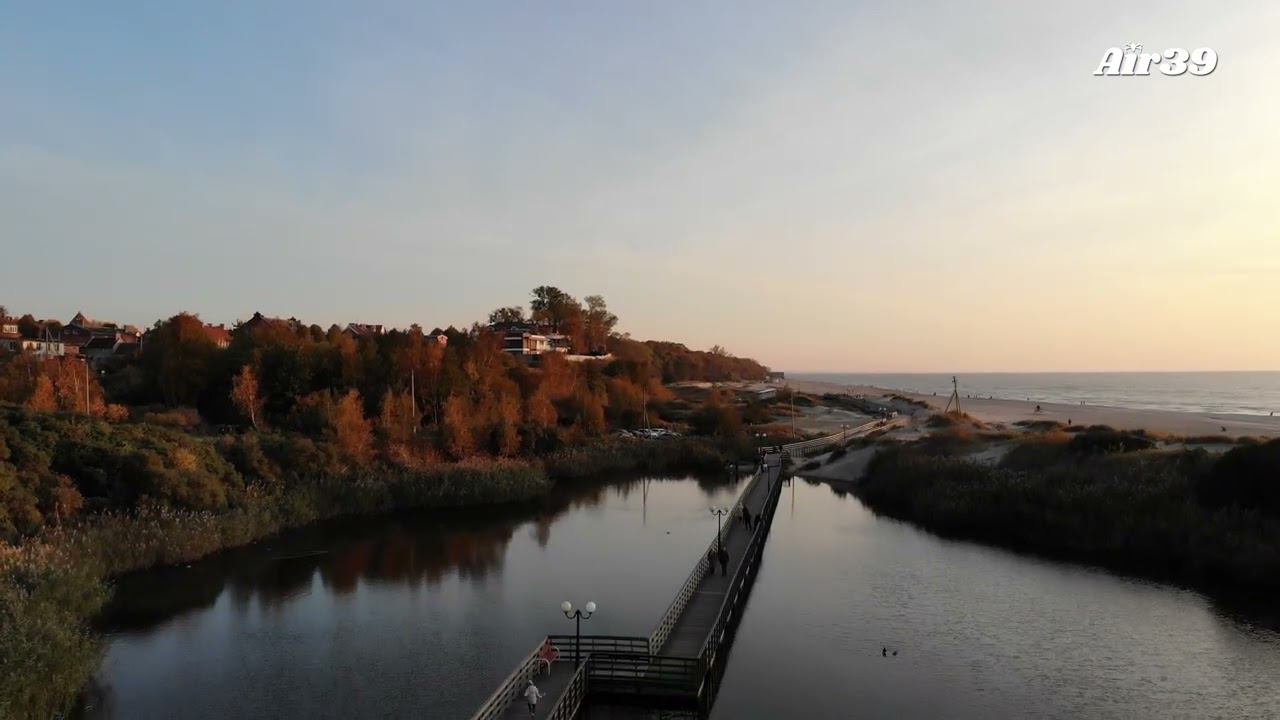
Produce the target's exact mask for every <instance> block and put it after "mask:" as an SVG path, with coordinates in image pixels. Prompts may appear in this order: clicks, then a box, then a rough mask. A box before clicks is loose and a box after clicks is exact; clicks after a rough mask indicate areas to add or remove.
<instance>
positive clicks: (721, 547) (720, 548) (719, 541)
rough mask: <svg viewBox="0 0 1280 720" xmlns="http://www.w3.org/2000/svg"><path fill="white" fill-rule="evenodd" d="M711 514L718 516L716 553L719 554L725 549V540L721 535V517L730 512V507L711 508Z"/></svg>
mask: <svg viewBox="0 0 1280 720" xmlns="http://www.w3.org/2000/svg"><path fill="white" fill-rule="evenodd" d="M711 514H712V515H715V516H716V554H719V553H720V552H722V551H723V550H724V540H722V539H721V535H720V518H722V517H724V516H725V515H728V514H729V508H726V507H713V508H711Z"/></svg>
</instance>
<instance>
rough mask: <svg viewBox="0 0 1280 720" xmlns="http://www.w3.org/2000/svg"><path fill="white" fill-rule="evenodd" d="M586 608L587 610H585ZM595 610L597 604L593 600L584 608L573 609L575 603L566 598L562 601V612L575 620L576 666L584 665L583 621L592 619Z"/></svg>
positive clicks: (574, 647) (574, 653)
mask: <svg viewBox="0 0 1280 720" xmlns="http://www.w3.org/2000/svg"><path fill="white" fill-rule="evenodd" d="M584 610H585V611H586V612H583V611H584ZM595 611H596V604H595V603H593V602H591V601H587V604H586V605H585V606H583V608H582V610H575V609H573V603H571V602H569V601H568V600H565V601H564V602H562V603H560V612H562V613H564V616H565V617H567V618H569V619H570V620H572V621H574V622H573V657H574V660H576V661H577V662H576V663H575V665H574V667H575V668H580V667H582V621H583V620H590V619H591V615H592V613H594V612H595Z"/></svg>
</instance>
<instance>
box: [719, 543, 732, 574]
mask: <svg viewBox="0 0 1280 720" xmlns="http://www.w3.org/2000/svg"><path fill="white" fill-rule="evenodd" d="M716 559H717V560H719V561H720V574H721V575H728V574H729V551H728V550H725V549H724V548H723V547H722V548H720V552H718V553H716Z"/></svg>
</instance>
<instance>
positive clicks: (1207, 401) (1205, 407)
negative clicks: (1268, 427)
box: [787, 371, 1280, 415]
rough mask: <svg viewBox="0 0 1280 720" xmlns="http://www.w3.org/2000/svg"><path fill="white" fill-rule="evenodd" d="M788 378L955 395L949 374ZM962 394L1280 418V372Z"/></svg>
mask: <svg viewBox="0 0 1280 720" xmlns="http://www.w3.org/2000/svg"><path fill="white" fill-rule="evenodd" d="M787 377H788V378H795V379H797V380H813V381H820V382H830V383H840V384H842V385H871V386H875V387H879V388H885V389H890V390H899V391H905V392H913V393H921V394H924V395H931V394H933V393H937V394H938V395H950V394H951V378H952V375H951V374H949V373H787ZM955 377H956V379H957V380H958V381H959V383H960V395H961V396H970V397H983V398H985V397H992V398H997V399H1005V400H1030V401H1033V402H1045V403H1068V404H1076V405H1078V404H1079V403H1081V402H1084V403H1086V404H1088V405H1108V406H1114V407H1125V408H1134V409H1139V410H1177V411H1181V412H1212V413H1237V414H1242V415H1270V414H1271V413H1273V412H1274V413H1280V371H1275V372H1089V373H967V374H960V375H956V376H955Z"/></svg>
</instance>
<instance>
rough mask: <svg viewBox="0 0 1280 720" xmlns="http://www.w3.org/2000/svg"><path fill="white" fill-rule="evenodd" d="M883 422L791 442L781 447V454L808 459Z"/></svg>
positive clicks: (865, 424) (877, 421)
mask: <svg viewBox="0 0 1280 720" xmlns="http://www.w3.org/2000/svg"><path fill="white" fill-rule="evenodd" d="M883 422H884V421H882V420H872V421H871V422H869V423H863V424H862V425H859V426H858V427H853V428H846V429H844V430H841V431H840V432H838V433H831V434H830V435H825V436H823V437H820V438H813V439H812V440H802V441H800V442H793V443H790V444H787V445H783V446H782V452H783V453H784V454H785V455H787V456H788V457H793V458H795V457H800V458H802V457H808V456H810V455H813V454H815V453H818V452H821V451H822V450H824V449H826V448H827V447H829V446H831V445H839V444H841V443H843V442H844V441H845V439H847V438H849V437H853V436H854V435H856V434H858V433H861V432H865V431H867V430H871V429H873V428H875V427H878V426H880V425H881V424H882V423H883Z"/></svg>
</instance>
